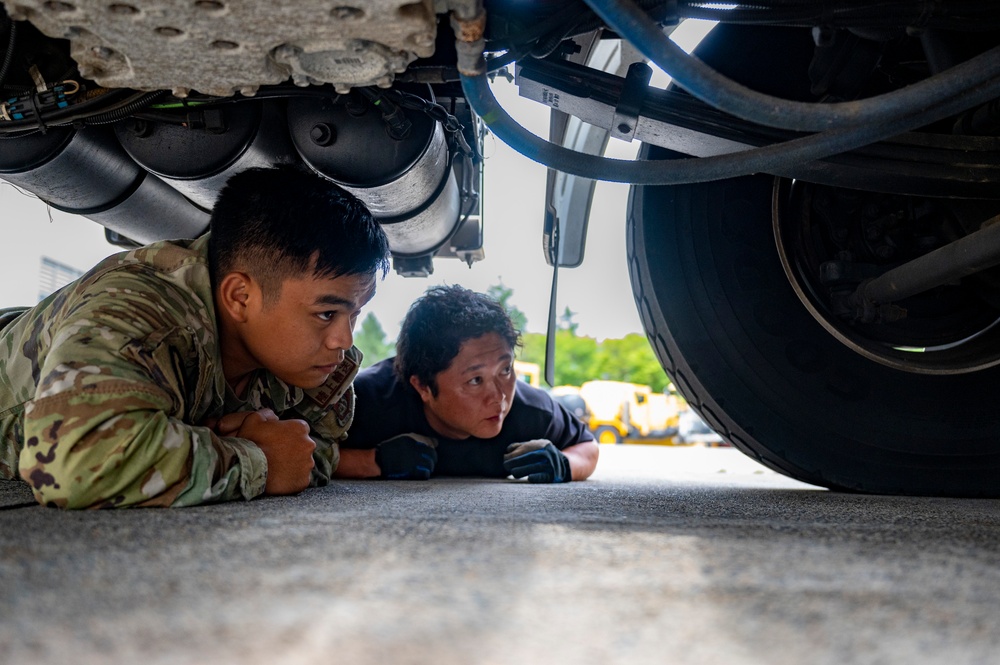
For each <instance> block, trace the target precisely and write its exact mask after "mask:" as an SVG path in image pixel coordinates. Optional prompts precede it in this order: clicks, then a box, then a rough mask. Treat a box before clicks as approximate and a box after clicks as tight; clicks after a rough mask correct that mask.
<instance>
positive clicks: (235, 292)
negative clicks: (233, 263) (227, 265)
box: [215, 272, 253, 323]
mask: <svg viewBox="0 0 1000 665" xmlns="http://www.w3.org/2000/svg"><path fill="white" fill-rule="evenodd" d="M252 283H253V280H251V278H250V276H249V275H247V274H246V273H242V272H231V273H227V274H226V275H225V276H224V277H223V278H222V279H221V280H220V281H219V288H218V290H217V292H216V294H215V297H216V300H217V301H218V303H217V305H218V307H219V309H220V311H222V312H224V313H225V314H226V315H228V317H229V318H230V319H232V320H233V321H238V322H240V323H243V322H245V321H246V319H247V309H248V307H247V306H248V304H249V302H250V294H251V286H252Z"/></svg>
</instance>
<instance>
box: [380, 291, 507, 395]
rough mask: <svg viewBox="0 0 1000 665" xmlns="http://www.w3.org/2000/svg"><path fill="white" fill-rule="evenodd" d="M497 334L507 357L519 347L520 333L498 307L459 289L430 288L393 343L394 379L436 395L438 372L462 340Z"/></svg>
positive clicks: (416, 305)
mask: <svg viewBox="0 0 1000 665" xmlns="http://www.w3.org/2000/svg"><path fill="white" fill-rule="evenodd" d="M488 333H496V334H497V335H499V336H500V338H501V339H502V340H504V341H505V342H507V344H508V345H509V346H510V348H511V351H513V350H514V349H516V348H517V347H518V346H520V345H521V334H520V331H518V330H517V329H515V328H514V323H513V322H512V321H511V320H510V316H509V315H508V314H507V311H506V310H504V308H503V306H502V305H501V304H500V303H498V302H497V301H496V300H493V299H492V298H490V297H489V296H487V295H485V294H482V293H476V292H475V291H470V290H469V289H466V288H464V287H461V286H432V287H431V288H429V289H427V292H426V293H424V295H423V296H421V297H420V298H418V299H417V300H416V301H415V302H414V303H413V304H412V305H410V309H409V311H408V312H407V313H406V318H405V319H403V324H402V326H401V327H400V331H399V339H398V340H397V341H396V360H395V361H394V365H393V367H394V369H395V372H396V376H397V377H399V379H400V380H401V381H402V382H403V383H404V384H405V385H410V377H411V376H415V377H417V379H419V381H420V383H422V384H424V385H425V386H427V387H429V388H430V389H431V394H433V395H435V396H436V395H437V391H438V388H437V381H436V380H435V377H436V376H437V374H438V372H443V371H444V370H446V369H448V366H449V365H451V361H452V360H454V359H455V356H457V355H458V352H459V350H460V349H461V347H462V343H463V342H465V341H466V340H470V339H475V338H477V337H482V336H483V335H486V334H488Z"/></svg>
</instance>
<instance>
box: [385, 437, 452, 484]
mask: <svg viewBox="0 0 1000 665" xmlns="http://www.w3.org/2000/svg"><path fill="white" fill-rule="evenodd" d="M435 446H437V441H435V440H434V439H432V438H430V437H428V436H421V435H419V434H400V435H399V436H394V437H392V438H391V439H387V440H386V441H383V442H382V443H380V444H378V445H377V446H375V463H376V464H378V467H379V469H381V471H382V478H387V479H389V480H427V479H428V478H430V477H431V474H432V473H434V465H435V464H437V461H438V454H437V451H436V450H434V447H435Z"/></svg>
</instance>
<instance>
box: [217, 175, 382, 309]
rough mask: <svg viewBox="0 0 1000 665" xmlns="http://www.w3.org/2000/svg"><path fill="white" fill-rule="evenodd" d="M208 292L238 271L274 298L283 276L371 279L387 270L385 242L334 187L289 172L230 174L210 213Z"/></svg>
mask: <svg viewBox="0 0 1000 665" xmlns="http://www.w3.org/2000/svg"><path fill="white" fill-rule="evenodd" d="M210 228H211V232H212V235H211V237H210V239H209V241H208V254H209V265H210V270H211V274H212V285H213V287H215V286H218V284H219V281H220V280H221V279H222V278H223V277H224V276H225V275H226V274H228V273H230V272H233V271H236V270H241V271H244V272H246V273H247V274H248V275H250V276H251V277H253V278H254V279H255V280H257V282H258V283H260V285H261V290H262V291H263V296H264V300H265V302H271V303H273V302H274V301H275V300H277V298H278V296H279V294H280V292H281V285H282V283H283V282H284V280H285V279H287V278H289V277H302V276H304V275H308V274H311V275H312V276H315V277H339V276H342V275H372V276H375V275H376V274H377V273H379V272H380V273H381V276H382V277H383V278H384V277H385V275H386V273H387V272H388V270H389V241H388V239H387V238H386V236H385V232H384V231H383V230H382V227H380V226H379V224H378V222H377V221H375V218H374V217H373V216H372V214H371V212H370V211H369V210H368V208H367V207H366V206H365V205H364V203H362V202H361V201H359V200H358V199H357V197H355V196H354V195H353V194H351V193H350V192H348V191H346V190H344V189H343V188H341V187H340V186H338V185H337V184H335V183H333V182H330V181H329V180H326V179H325V178H323V177H321V176H319V175H316V174H315V173H312V172H309V171H306V170H304V169H302V168H298V167H294V166H280V167H277V168H254V169H248V170H246V171H243V172H241V173H238V174H237V175H235V176H233V177H232V178H230V179H229V181H228V182H227V183H226V186H225V187H224V188H223V189H222V191H221V192H220V193H219V198H218V200H217V201H216V203H215V207H214V208H213V210H212V219H211V226H210Z"/></svg>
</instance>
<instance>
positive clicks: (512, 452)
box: [503, 439, 573, 483]
mask: <svg viewBox="0 0 1000 665" xmlns="http://www.w3.org/2000/svg"><path fill="white" fill-rule="evenodd" d="M503 468H504V469H506V470H507V472H508V473H510V475H512V476H514V477H515V478H524V477H525V476H527V477H528V482H530V483H568V482H569V481H570V480H572V479H573V478H572V476H571V475H570V469H569V459H568V458H567V457H566V456H565V455H563V454H562V453H561V452H559V449H558V448H556V447H555V446H554V445H553V444H552V442H551V441H549V440H548V439H533V440H531V441H525V442H524V443H512V444H510V445H509V446H507V454H506V455H504V456H503Z"/></svg>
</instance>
